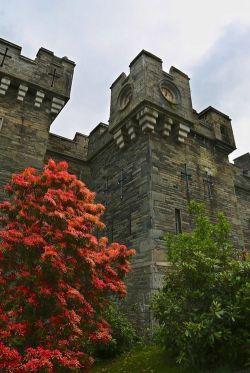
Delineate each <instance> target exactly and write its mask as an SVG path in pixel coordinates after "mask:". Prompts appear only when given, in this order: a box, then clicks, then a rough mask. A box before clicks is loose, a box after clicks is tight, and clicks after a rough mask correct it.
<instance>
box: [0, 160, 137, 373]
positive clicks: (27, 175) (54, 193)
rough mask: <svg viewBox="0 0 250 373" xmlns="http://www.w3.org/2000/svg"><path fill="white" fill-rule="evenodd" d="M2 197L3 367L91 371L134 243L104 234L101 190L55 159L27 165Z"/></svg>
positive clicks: (0, 302) (107, 337)
mask: <svg viewBox="0 0 250 373" xmlns="http://www.w3.org/2000/svg"><path fill="white" fill-rule="evenodd" d="M6 190H7V192H8V193H9V196H10V199H9V201H4V202H2V203H1V204H0V286H1V287H0V371H1V372H18V373H19V372H20V373H21V372H68V371H74V372H76V371H81V372H84V371H88V370H89V367H90V366H91V364H92V362H93V359H92V358H91V357H90V356H89V355H88V354H87V346H88V344H89V343H93V342H98V343H106V342H108V341H109V340H110V339H111V335H110V327H109V325H108V323H107V322H106V321H105V320H104V319H103V318H102V316H101V314H102V310H103V308H104V307H106V305H107V304H108V296H109V295H110V293H115V294H117V295H120V296H123V295H125V294H126V287H125V284H124V282H123V281H122V278H123V277H124V275H125V274H126V273H127V272H129V271H130V264H129V258H130V257H131V255H133V254H134V250H128V249H127V248H126V246H124V245H119V244H118V243H112V244H111V245H108V242H107V238H105V237H102V238H100V239H97V238H96V237H95V236H94V235H93V229H94V228H102V227H104V224H103V223H102V222H101V220H100V217H101V215H102V213H103V211H104V207H103V206H102V205H101V204H95V203H94V197H95V193H93V192H91V191H89V189H88V188H87V187H86V186H85V185H84V183H83V182H81V181H79V180H77V178H76V176H74V175H71V174H69V173H68V172H67V163H66V162H60V163H58V164H56V163H55V162H54V161H53V160H50V161H49V162H48V165H46V166H45V167H44V169H43V171H42V172H41V173H40V174H38V173H37V172H36V170H35V169H33V168H27V169H26V170H24V171H23V172H22V173H20V174H14V175H13V176H12V180H11V182H10V184H9V185H8V186H7V187H6Z"/></svg>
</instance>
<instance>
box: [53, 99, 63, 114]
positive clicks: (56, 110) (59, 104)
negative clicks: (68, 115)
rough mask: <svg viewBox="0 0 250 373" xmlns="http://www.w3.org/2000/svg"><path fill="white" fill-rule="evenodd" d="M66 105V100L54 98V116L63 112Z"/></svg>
mask: <svg viewBox="0 0 250 373" xmlns="http://www.w3.org/2000/svg"><path fill="white" fill-rule="evenodd" d="M64 104H65V101H64V100H61V99H60V98H56V97H53V99H52V103H51V110H50V112H51V113H52V114H58V113H59V112H60V111H61V110H62V108H63V106H64Z"/></svg>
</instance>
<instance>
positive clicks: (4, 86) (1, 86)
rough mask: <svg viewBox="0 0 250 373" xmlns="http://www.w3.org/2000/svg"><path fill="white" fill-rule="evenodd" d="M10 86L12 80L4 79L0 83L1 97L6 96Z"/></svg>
mask: <svg viewBox="0 0 250 373" xmlns="http://www.w3.org/2000/svg"><path fill="white" fill-rule="evenodd" d="M9 86H10V79H9V78H6V77H3V78H2V79H1V83H0V95H3V96H4V95H5V94H6V92H7V90H8V88H9Z"/></svg>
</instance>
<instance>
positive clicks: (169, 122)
mask: <svg viewBox="0 0 250 373" xmlns="http://www.w3.org/2000/svg"><path fill="white" fill-rule="evenodd" d="M173 124H174V121H173V119H172V118H169V117H168V118H166V119H165V120H164V122H163V126H162V127H163V128H162V131H161V133H162V136H163V137H168V136H169V135H170V131H171V128H172V126H173Z"/></svg>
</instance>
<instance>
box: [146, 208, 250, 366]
mask: <svg viewBox="0 0 250 373" xmlns="http://www.w3.org/2000/svg"><path fill="white" fill-rule="evenodd" d="M190 211H191V213H192V214H193V216H194V221H195V228H194V230H193V231H192V232H191V233H182V234H179V235H175V236H170V235H168V236H167V239H166V240H167V247H168V259H169V260H170V262H171V267H170V269H169V270H168V271H167V273H166V275H165V280H164V286H163V289H162V290H160V291H159V292H158V294H156V296H155V298H154V301H153V305H152V307H153V310H154V313H155V317H156V319H157V320H158V321H159V324H160V340H161V342H162V343H163V344H164V345H165V346H166V348H167V350H168V351H170V352H171V353H172V355H173V356H174V357H175V359H176V361H177V362H178V363H180V364H181V365H189V366H210V365H216V364H217V365H218V364H220V363H222V364H223V363H225V362H228V363H231V364H236V365H237V366H239V365H245V364H247V363H249V358H250V323H249V320H250V261H249V260H248V257H247V255H243V256H241V257H240V255H238V254H237V250H234V249H233V246H232V243H231V241H230V239H229V233H230V227H229V224H228V222H227V220H226V218H225V216H224V215H223V214H222V213H219V214H218V217H217V223H211V222H210V221H209V219H208V218H207V217H206V215H205V213H204V207H203V205H201V204H197V203H195V202H192V203H191V205H190Z"/></svg>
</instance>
